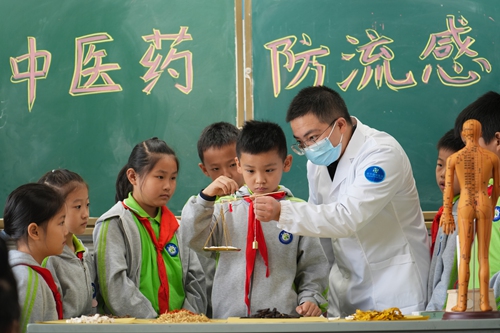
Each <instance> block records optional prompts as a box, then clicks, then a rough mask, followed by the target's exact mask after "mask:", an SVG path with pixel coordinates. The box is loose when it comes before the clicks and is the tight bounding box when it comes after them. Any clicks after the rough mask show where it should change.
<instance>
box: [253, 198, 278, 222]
mask: <svg viewBox="0 0 500 333" xmlns="http://www.w3.org/2000/svg"><path fill="white" fill-rule="evenodd" d="M253 208H254V212H255V218H256V219H257V220H259V221H261V222H269V221H278V220H279V219H280V213H281V204H280V203H279V201H278V200H276V199H275V198H273V197H270V196H265V195H263V196H258V197H255V198H254V202H253Z"/></svg>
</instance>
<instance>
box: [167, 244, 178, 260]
mask: <svg viewBox="0 0 500 333" xmlns="http://www.w3.org/2000/svg"><path fill="white" fill-rule="evenodd" d="M165 250H167V252H168V254H170V256H171V257H175V256H176V255H177V254H178V253H179V248H178V247H177V245H175V244H174V243H168V244H167V245H166V246H165Z"/></svg>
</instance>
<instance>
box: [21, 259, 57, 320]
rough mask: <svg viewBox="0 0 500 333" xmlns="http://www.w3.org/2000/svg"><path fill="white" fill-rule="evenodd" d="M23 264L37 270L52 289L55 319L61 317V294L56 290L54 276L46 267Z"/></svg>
mask: <svg viewBox="0 0 500 333" xmlns="http://www.w3.org/2000/svg"><path fill="white" fill-rule="evenodd" d="M23 265H25V266H28V267H31V268H32V269H33V270H34V271H35V272H37V273H38V274H40V275H41V276H42V277H43V279H44V280H45V282H46V283H47V285H48V286H49V288H50V290H51V291H52V295H53V296H54V300H55V301H56V310H57V319H63V304H62V300H61V294H59V291H58V290H57V286H56V283H55V282H54V278H53V277H52V274H51V273H50V271H49V270H48V269H46V268H43V267H40V266H36V265H28V264H23Z"/></svg>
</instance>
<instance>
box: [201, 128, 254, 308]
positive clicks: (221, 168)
mask: <svg viewBox="0 0 500 333" xmlns="http://www.w3.org/2000/svg"><path fill="white" fill-rule="evenodd" d="M239 132H240V131H239V129H238V128H237V127H236V126H234V125H233V124H230V123H227V122H224V121H221V122H217V123H213V124H210V125H208V126H207V127H205V128H204V129H203V131H202V132H201V134H200V138H199V139H198V143H197V148H198V156H199V157H200V163H199V164H198V166H199V167H200V169H201V171H202V172H203V173H204V174H205V176H207V177H209V178H210V179H211V180H212V181H215V180H216V179H217V178H219V177H223V178H224V177H227V178H229V179H233V180H234V181H235V182H236V183H237V184H238V186H243V184H244V180H243V176H242V175H241V174H240V173H238V170H237V167H236V140H237V139H238V134H239ZM228 194H229V193H228ZM198 258H199V259H200V262H201V265H202V266H203V270H204V271H205V283H206V286H207V299H208V308H207V313H206V315H207V316H208V317H212V299H211V295H212V284H213V277H214V274H215V267H216V264H215V260H214V259H212V258H207V257H206V256H203V255H198Z"/></svg>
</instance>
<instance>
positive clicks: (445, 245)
mask: <svg viewBox="0 0 500 333" xmlns="http://www.w3.org/2000/svg"><path fill="white" fill-rule="evenodd" d="M463 147H465V145H464V143H463V141H462V140H461V139H460V138H457V137H455V134H454V130H453V129H451V130H449V131H448V132H446V133H445V135H443V137H442V138H441V139H439V141H438V144H437V150H438V159H437V165H436V182H437V184H438V186H439V189H440V190H441V192H443V191H444V186H445V175H446V160H447V159H448V157H449V156H450V155H452V154H454V153H456V152H457V151H459V150H460V149H462V148H463ZM453 196H454V198H453V217H454V218H455V224H456V218H457V202H458V199H459V197H460V185H459V184H458V178H457V177H454V182H453ZM442 212H443V207H441V208H439V211H438V213H437V214H436V216H435V218H434V221H433V222H432V228H431V235H432V243H431V255H432V259H431V267H430V269H429V281H428V284H427V298H428V300H429V302H428V304H427V308H426V309H427V310H428V311H434V310H443V309H444V307H445V304H446V297H447V290H448V289H455V287H454V285H455V282H456V281H457V278H458V272H457V260H456V257H457V255H456V249H457V230H458V228H455V232H453V234H451V235H447V234H446V233H444V231H443V229H442V228H440V227H439V222H440V219H441V214H442ZM434 230H435V231H434ZM435 241H436V243H434V242H435ZM434 244H435V246H434Z"/></svg>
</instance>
